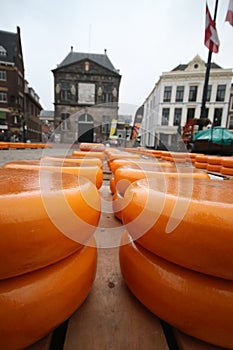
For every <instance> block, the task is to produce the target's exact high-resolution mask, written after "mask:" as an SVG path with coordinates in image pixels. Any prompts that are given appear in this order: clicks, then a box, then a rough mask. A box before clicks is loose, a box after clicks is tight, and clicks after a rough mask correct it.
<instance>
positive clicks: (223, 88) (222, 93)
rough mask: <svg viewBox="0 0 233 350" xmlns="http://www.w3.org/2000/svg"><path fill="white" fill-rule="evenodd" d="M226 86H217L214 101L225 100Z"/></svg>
mask: <svg viewBox="0 0 233 350" xmlns="http://www.w3.org/2000/svg"><path fill="white" fill-rule="evenodd" d="M225 92H226V85H218V89H217V95H216V101H218V102H223V101H224V100H225Z"/></svg>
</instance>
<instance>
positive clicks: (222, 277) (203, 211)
mask: <svg viewBox="0 0 233 350" xmlns="http://www.w3.org/2000/svg"><path fill="white" fill-rule="evenodd" d="M125 197H126V198H128V205H127V207H125V208H124V210H123V212H122V217H123V223H124V225H125V226H126V229H127V233H125V234H124V235H123V237H122V242H121V247H120V264H121V270H122V274H123V276H124V278H125V281H126V283H127V284H128V286H129V288H130V289H131V291H132V292H133V293H134V294H135V296H136V297H137V298H138V299H139V300H140V301H141V302H142V303H143V304H144V305H145V306H146V307H147V308H149V309H150V310H151V311H152V312H153V313H155V314H156V315H158V316H159V317H160V318H162V319H164V320H165V321H167V322H168V323H170V324H171V325H173V326H175V327H177V328H178V329H180V330H181V331H183V332H185V333H187V334H189V335H191V336H194V337H197V338H199V339H201V340H203V341H206V342H209V343H211V344H214V345H217V346H222V347H226V348H231V349H232V347H233V336H232V334H233V260H232V254H233V248H232V247H233V231H232V215H233V201H232V199H233V187H232V184H231V181H218V180H205V179H182V181H179V180H177V179H171V178H169V179H168V178H164V179H163V180H161V179H147V180H146V179H144V180H140V181H137V182H135V183H133V184H132V185H130V187H129V188H128V189H127V190H126V193H125Z"/></svg>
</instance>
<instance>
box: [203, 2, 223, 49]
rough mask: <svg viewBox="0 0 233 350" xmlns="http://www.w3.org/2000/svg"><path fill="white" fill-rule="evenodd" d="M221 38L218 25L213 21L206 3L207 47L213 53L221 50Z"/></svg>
mask: <svg viewBox="0 0 233 350" xmlns="http://www.w3.org/2000/svg"><path fill="white" fill-rule="evenodd" d="M219 45H220V42H219V38H218V33H217V29H216V25H215V23H214V21H213V20H212V17H211V14H210V11H209V8H208V5H207V3H206V20H205V46H206V47H208V49H209V50H210V51H212V52H215V53H217V52H218V49H219Z"/></svg>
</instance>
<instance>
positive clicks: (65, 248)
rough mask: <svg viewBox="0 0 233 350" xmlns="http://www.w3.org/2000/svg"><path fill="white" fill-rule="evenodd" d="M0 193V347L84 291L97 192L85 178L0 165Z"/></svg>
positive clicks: (31, 331) (28, 337) (48, 321)
mask: <svg viewBox="0 0 233 350" xmlns="http://www.w3.org/2000/svg"><path fill="white" fill-rule="evenodd" d="M0 194H1V196H0V205H1V216H0V230H1V234H0V329H1V337H0V348H1V349H22V348H24V347H26V346H29V345H30V344H32V343H34V342H36V341H37V340H38V339H40V338H42V337H44V336H45V335H46V334H48V333H49V332H50V331H51V330H53V329H54V328H55V327H57V326H58V325H59V324H60V323H62V322H63V321H64V320H66V319H67V318H68V317H69V316H70V315H71V314H72V313H73V312H74V311H75V310H76V309H77V308H78V307H79V306H80V305H81V303H82V302H83V301H84V299H85V298H86V297H87V295H88V293H89V291H90V288H91V286H92V284H93V281H94V278H95V272H96V263H97V251H96V246H95V240H94V238H93V234H94V232H95V229H96V227H97V226H98V222H99V218H100V196H99V193H98V191H97V189H96V187H95V186H94V185H93V184H92V183H91V182H90V181H89V180H87V179H85V178H80V179H79V180H78V181H77V178H76V177H75V176H73V175H70V174H64V173H63V174H58V173H56V172H46V174H45V178H44V179H43V176H42V174H41V172H38V171H35V170H20V169H17V170H16V169H0Z"/></svg>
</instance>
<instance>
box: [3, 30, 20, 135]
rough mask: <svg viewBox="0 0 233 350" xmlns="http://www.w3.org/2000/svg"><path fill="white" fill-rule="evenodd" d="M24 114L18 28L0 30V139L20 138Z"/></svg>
mask: <svg viewBox="0 0 233 350" xmlns="http://www.w3.org/2000/svg"><path fill="white" fill-rule="evenodd" d="M23 113H24V63H23V53H22V47H21V38H20V28H19V27H17V32H16V33H11V32H6V31H2V30H0V138H1V140H9V139H10V137H11V136H12V135H15V136H16V137H17V138H18V137H19V136H20V133H21V131H20V128H21V122H22V116H23Z"/></svg>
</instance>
